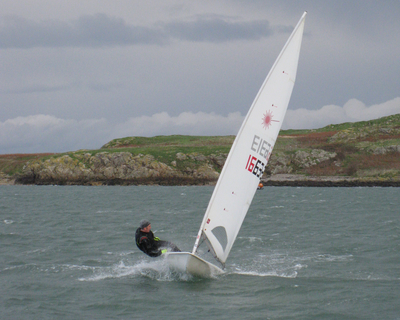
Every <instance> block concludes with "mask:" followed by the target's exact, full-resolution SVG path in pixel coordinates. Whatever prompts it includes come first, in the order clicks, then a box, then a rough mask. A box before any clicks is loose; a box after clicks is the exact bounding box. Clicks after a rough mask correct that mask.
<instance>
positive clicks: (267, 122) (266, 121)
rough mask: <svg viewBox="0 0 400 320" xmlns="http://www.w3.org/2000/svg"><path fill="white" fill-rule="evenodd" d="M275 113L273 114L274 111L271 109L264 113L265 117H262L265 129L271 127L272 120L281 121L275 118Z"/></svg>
mask: <svg viewBox="0 0 400 320" xmlns="http://www.w3.org/2000/svg"><path fill="white" fill-rule="evenodd" d="M273 117H274V115H273V114H272V112H271V111H270V110H268V111H267V112H265V113H264V117H263V119H262V125H263V127H264V129H269V127H270V126H271V122H272V121H274V122H279V121H278V120H273Z"/></svg>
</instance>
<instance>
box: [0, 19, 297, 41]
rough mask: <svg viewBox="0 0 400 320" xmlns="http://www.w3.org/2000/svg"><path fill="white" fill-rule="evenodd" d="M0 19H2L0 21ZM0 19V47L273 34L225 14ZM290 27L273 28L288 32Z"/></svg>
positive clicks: (222, 38) (264, 26)
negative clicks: (132, 20)
mask: <svg viewBox="0 0 400 320" xmlns="http://www.w3.org/2000/svg"><path fill="white" fill-rule="evenodd" d="M1 20H2V21H1ZM1 20H0V22H1V24H0V25H1V27H0V48H2V49H7V48H22V49H28V48H35V47H111V46H124V45H136V44H157V45H163V44H167V43H168V42H169V41H170V40H171V39H179V40H184V41H194V42H213V43H221V42H227V41H235V40H245V39H248V40H257V39H260V38H263V37H268V36H270V35H271V34H273V33H274V29H273V28H271V27H270V25H269V22H268V21H267V20H256V21H250V22H243V21H236V20H231V19H230V18H229V17H224V16H214V15H202V16H196V17H195V18H194V19H193V20H191V21H185V22H182V21H173V22H170V23H157V24H155V25H153V26H150V27H147V26H137V25H130V24H127V23H126V22H125V21H124V20H123V19H120V18H114V17H109V16H107V15H106V14H96V15H83V16H81V17H80V18H78V19H76V20H72V21H69V22H63V21H58V20H46V21H41V22H35V21H32V20H28V19H25V18H21V17H17V16H5V17H2V18H1ZM291 29H292V28H291V27H282V26H281V27H277V28H276V29H275V31H277V32H290V30H291Z"/></svg>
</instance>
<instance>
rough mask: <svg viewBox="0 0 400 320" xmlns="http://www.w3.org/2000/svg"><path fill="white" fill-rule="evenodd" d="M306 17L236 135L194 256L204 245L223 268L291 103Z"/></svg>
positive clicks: (296, 29) (277, 61)
mask: <svg viewBox="0 0 400 320" xmlns="http://www.w3.org/2000/svg"><path fill="white" fill-rule="evenodd" d="M305 16H306V12H305V13H304V14H303V16H302V17H301V19H300V21H299V22H298V24H297V26H296V27H295V29H294V31H293V32H292V34H291V35H290V37H289V39H288V41H287V42H286V44H285V46H284V47H283V49H282V51H281V53H280V54H279V56H278V58H277V60H276V61H275V63H274V65H273V66H272V68H271V71H270V72H269V73H268V75H267V77H266V79H265V81H264V83H263V85H262V86H261V89H260V91H259V92H258V94H257V96H256V98H255V100H254V102H253V104H252V106H251V108H250V110H249V112H248V113H247V116H246V118H245V120H244V122H243V124H242V126H241V128H240V130H239V133H238V134H237V136H236V139H235V141H234V143H233V145H232V148H231V150H230V152H229V155H228V157H227V160H226V162H225V165H224V167H223V170H222V172H221V175H220V177H219V179H218V182H217V185H216V186H215V189H214V192H213V194H212V197H211V200H210V202H209V204H208V208H207V210H206V213H205V215H204V218H203V222H202V224H201V227H200V230H199V233H198V236H197V239H196V242H195V245H194V247H193V254H194V253H196V251H197V248H198V246H199V244H200V243H201V242H202V241H203V240H205V241H206V243H207V245H208V246H209V248H210V249H211V251H212V252H213V254H214V257H215V258H216V259H217V260H218V261H219V262H220V263H221V264H222V265H224V264H225V261H226V259H227V258H228V255H229V252H230V251H231V248H232V245H233V243H234V242H235V239H236V236H237V234H238V232H239V230H240V227H241V225H242V222H243V220H244V218H245V216H246V213H247V210H248V209H249V207H250V204H251V202H252V200H253V197H254V194H255V192H256V190H257V186H258V184H259V181H260V178H261V176H262V174H263V172H264V168H265V166H266V164H267V162H268V159H269V157H270V155H271V152H272V148H273V147H274V145H275V141H276V139H277V137H278V133H279V130H280V128H281V126H282V121H283V118H284V116H285V113H286V109H287V106H288V104H289V100H290V96H291V94H292V90H293V86H294V82H295V79H296V71H297V64H298V60H299V54H300V46H301V41H302V37H303V29H304V21H305Z"/></svg>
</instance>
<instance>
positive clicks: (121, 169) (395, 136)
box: [0, 114, 400, 186]
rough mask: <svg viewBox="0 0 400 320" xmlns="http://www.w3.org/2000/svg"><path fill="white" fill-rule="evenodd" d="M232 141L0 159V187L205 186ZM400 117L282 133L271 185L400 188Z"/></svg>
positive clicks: (141, 143) (148, 143) (137, 140)
mask: <svg viewBox="0 0 400 320" xmlns="http://www.w3.org/2000/svg"><path fill="white" fill-rule="evenodd" d="M233 140H234V136H182V135H173V136H156V137H151V138H146V137H127V138H120V139H114V140H112V141H110V142H108V143H107V144H105V145H104V146H103V147H102V148H101V149H98V150H79V151H75V152H70V153H63V154H26V155H0V181H2V183H3V184H4V183H23V184H24V183H25V184H85V185H98V184H163V185H176V184H209V183H211V184H212V183H215V182H216V180H217V179H218V175H219V173H220V172H221V169H222V166H223V164H224V162H225V159H226V156H227V154H228V152H229V149H230V147H231V145H232V143H233ZM399 155H400V114H397V115H393V116H388V117H383V118H380V119H376V120H371V121H362V122H355V123H343V124H338V125H329V126H326V127H324V128H320V129H315V130H283V131H281V132H280V134H279V137H278V140H277V143H276V145H275V148H274V150H273V152H272V156H271V159H270V161H269V164H268V166H267V168H266V170H265V173H264V176H263V181H264V183H265V184H271V185H396V186H397V185H400V160H399V159H400V158H399Z"/></svg>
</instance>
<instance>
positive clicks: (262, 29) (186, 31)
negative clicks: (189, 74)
mask: <svg viewBox="0 0 400 320" xmlns="http://www.w3.org/2000/svg"><path fill="white" fill-rule="evenodd" d="M166 29H167V30H168V31H169V33H170V34H171V36H173V37H174V38H178V39H180V40H187V41H196V42H228V41H234V40H243V39H247V40H257V39H260V38H263V37H267V36H270V35H271V34H272V33H273V30H272V28H271V27H270V25H269V22H268V21H267V20H257V21H251V22H240V21H230V20H229V19H227V18H226V17H219V16H199V17H197V18H196V20H194V21H189V22H172V23H170V24H168V25H167V26H166Z"/></svg>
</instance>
